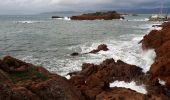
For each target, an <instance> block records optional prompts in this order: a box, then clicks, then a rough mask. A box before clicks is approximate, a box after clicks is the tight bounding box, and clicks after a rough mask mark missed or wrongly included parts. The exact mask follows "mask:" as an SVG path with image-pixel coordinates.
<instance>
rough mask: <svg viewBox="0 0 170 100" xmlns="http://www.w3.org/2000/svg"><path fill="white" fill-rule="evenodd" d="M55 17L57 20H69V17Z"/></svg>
mask: <svg viewBox="0 0 170 100" xmlns="http://www.w3.org/2000/svg"><path fill="white" fill-rule="evenodd" d="M57 19H59V20H67V21H69V20H71V18H70V17H63V18H57Z"/></svg>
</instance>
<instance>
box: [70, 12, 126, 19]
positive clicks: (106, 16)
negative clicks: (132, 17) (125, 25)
mask: <svg viewBox="0 0 170 100" xmlns="http://www.w3.org/2000/svg"><path fill="white" fill-rule="evenodd" d="M120 18H123V17H122V16H121V14H119V13H117V12H116V11H108V12H96V13H89V14H83V15H79V16H72V17H71V19H72V20H112V19H120Z"/></svg>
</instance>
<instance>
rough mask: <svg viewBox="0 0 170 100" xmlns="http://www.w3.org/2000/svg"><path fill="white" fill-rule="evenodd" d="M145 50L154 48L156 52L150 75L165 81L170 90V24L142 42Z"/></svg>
mask: <svg viewBox="0 0 170 100" xmlns="http://www.w3.org/2000/svg"><path fill="white" fill-rule="evenodd" d="M142 45H143V47H144V48H153V49H155V52H156V55H157V56H156V59H155V62H154V63H153V64H152V65H151V68H150V71H149V73H151V75H152V76H153V78H156V79H161V80H163V81H165V83H166V87H167V88H168V89H170V81H169V79H170V22H167V23H164V24H163V25H162V30H159V31H157V30H153V31H151V32H150V33H149V34H148V35H146V36H145V37H144V39H143V40H142Z"/></svg>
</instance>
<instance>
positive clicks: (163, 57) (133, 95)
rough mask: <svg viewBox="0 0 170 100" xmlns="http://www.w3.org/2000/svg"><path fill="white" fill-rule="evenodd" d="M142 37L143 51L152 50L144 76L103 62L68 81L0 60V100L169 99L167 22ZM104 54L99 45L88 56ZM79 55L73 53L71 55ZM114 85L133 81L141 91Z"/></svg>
mask: <svg viewBox="0 0 170 100" xmlns="http://www.w3.org/2000/svg"><path fill="white" fill-rule="evenodd" d="M161 27H162V30H153V31H151V32H150V33H149V34H148V35H146V36H144V38H143V40H142V41H141V42H140V43H142V48H143V50H147V49H155V52H156V55H157V56H156V58H155V62H154V63H153V64H152V65H151V68H150V70H149V71H148V72H147V73H144V72H143V71H142V69H141V68H140V67H138V66H135V65H130V64H126V63H124V62H123V61H120V60H118V61H115V60H114V59H106V60H105V61H103V62H102V63H101V64H99V65H95V64H90V63H84V64H83V65H82V70H81V71H80V72H72V73H69V74H68V75H70V79H66V78H65V77H62V76H59V75H57V74H52V73H50V72H49V71H47V70H46V69H45V68H43V67H41V66H35V65H33V64H30V63H26V62H23V61H21V60H18V59H16V58H13V57H10V56H6V57H4V58H3V59H2V60H0V93H1V94H0V100H169V99H170V67H169V66H170V22H167V23H164V24H163V25H161ZM100 50H103V51H107V50H108V48H107V46H106V45H104V44H102V45H100V46H98V48H97V49H95V50H93V51H91V52H89V53H94V54H95V53H97V52H99V51H100ZM76 55H79V53H73V56H76ZM114 82H126V83H130V82H133V83H135V85H137V86H142V87H140V88H141V89H142V88H143V92H138V91H135V90H131V89H127V88H122V87H114V86H112V84H114Z"/></svg>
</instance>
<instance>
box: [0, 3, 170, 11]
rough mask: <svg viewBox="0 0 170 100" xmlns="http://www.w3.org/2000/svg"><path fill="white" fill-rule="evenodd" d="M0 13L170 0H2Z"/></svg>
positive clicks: (113, 6)
mask: <svg viewBox="0 0 170 100" xmlns="http://www.w3.org/2000/svg"><path fill="white" fill-rule="evenodd" d="M0 2H1V3H0V14H31V13H40V12H47V11H64V10H65V11H68V10H74V11H79V10H102V9H116V8H148V7H159V6H160V4H161V2H162V3H163V4H164V6H170V0H0Z"/></svg>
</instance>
